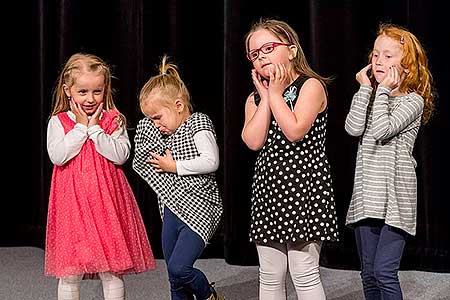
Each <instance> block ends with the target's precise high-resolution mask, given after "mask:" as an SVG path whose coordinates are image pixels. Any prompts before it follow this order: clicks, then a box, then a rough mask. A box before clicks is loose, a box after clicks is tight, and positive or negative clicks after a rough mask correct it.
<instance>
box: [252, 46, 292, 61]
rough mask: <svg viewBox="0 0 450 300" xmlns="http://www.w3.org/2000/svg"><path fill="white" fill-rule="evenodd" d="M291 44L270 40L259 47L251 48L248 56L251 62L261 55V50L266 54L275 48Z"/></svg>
mask: <svg viewBox="0 0 450 300" xmlns="http://www.w3.org/2000/svg"><path fill="white" fill-rule="evenodd" d="M290 45H291V44H285V43H278V42H269V43H265V44H264V45H262V46H261V47H259V48H258V49H254V50H251V51H249V52H247V58H248V60H250V61H251V62H254V61H255V60H256V59H257V58H258V57H259V51H261V52H262V53H264V54H268V53H271V52H272V51H273V50H275V48H276V47H278V46H290Z"/></svg>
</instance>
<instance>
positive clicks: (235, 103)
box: [0, 0, 450, 272]
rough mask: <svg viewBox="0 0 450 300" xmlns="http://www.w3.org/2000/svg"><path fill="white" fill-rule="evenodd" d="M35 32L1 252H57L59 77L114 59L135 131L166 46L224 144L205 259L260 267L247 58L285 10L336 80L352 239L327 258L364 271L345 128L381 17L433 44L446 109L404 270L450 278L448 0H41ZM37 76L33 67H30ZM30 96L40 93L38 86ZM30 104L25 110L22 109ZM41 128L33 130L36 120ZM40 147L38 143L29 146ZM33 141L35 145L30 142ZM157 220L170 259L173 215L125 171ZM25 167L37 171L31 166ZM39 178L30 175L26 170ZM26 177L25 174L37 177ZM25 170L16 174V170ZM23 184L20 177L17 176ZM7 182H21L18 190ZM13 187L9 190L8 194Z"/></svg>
mask: <svg viewBox="0 0 450 300" xmlns="http://www.w3.org/2000/svg"><path fill="white" fill-rule="evenodd" d="M30 2H32V4H28V2H27V4H25V5H29V6H30V7H29V8H31V12H32V15H31V22H32V27H31V29H32V32H31V39H30V41H29V43H27V46H26V47H25V51H26V52H27V53H26V54H27V55H29V57H28V58H29V59H30V60H31V66H32V67H31V71H32V72H31V78H30V79H31V82H30V83H29V84H28V85H26V87H23V89H25V90H27V91H28V92H29V93H30V98H29V99H23V100H22V102H24V105H26V106H29V107H31V127H27V130H31V140H30V139H29V138H25V139H24V140H26V142H27V149H26V153H27V157H28V156H31V166H32V167H31V174H30V175H31V195H30V196H28V195H27V196H25V194H24V193H22V191H24V190H26V189H27V188H26V187H24V186H21V187H19V188H17V187H14V193H15V194H14V196H13V197H10V196H8V197H4V201H2V203H3V204H0V205H2V207H0V211H2V214H3V216H2V217H1V221H2V224H0V225H1V226H0V246H36V247H41V248H43V247H44V243H45V225H46V217H47V205H48V193H49V187H50V180H51V172H52V164H51V162H50V160H49V158H48V155H47V151H46V128H47V120H48V118H49V114H50V109H51V94H52V89H53V87H54V85H55V82H56V78H57V76H58V72H59V70H60V69H61V67H62V65H63V64H64V62H65V61H66V60H67V59H68V58H69V57H70V56H71V55H72V54H73V53H75V52H79V51H83V52H90V53H93V54H96V55H98V56H100V57H101V58H103V59H104V60H106V61H107V62H108V63H109V64H111V65H112V66H113V73H114V75H115V78H116V79H115V80H114V81H113V87H114V88H115V90H116V93H115V103H116V105H117V107H118V108H119V110H120V111H121V112H122V113H124V114H125V116H126V117H127V119H128V123H129V127H130V130H129V135H130V138H131V139H133V137H134V133H135V131H134V130H135V126H136V124H137V122H138V120H139V119H140V118H142V115H141V113H140V112H139V106H138V99H137V97H138V93H139V90H140V88H141V87H142V86H143V84H144V83H145V81H146V80H147V79H148V78H149V77H150V76H152V75H154V74H155V72H156V67H157V65H158V63H159V61H160V58H161V56H162V55H163V54H168V55H169V56H171V58H172V60H173V61H174V62H175V63H176V64H177V65H178V66H179V67H180V70H181V76H182V78H183V79H184V81H185V82H186V84H187V86H188V88H189V90H190V92H191V95H192V99H193V102H194V108H195V109H196V110H197V111H201V112H204V113H207V114H208V115H209V116H210V117H211V119H212V120H213V122H214V124H215V126H216V130H217V135H218V144H219V148H220V151H221V152H220V155H221V164H220V168H219V170H218V181H219V185H220V188H221V191H222V196H223V201H224V207H225V213H224V218H223V222H222V224H221V227H220V228H219V230H218V231H217V233H216V235H215V236H214V238H213V239H212V241H211V244H210V245H209V246H208V247H207V248H206V249H205V252H204V254H203V257H224V258H225V260H226V261H227V262H228V263H230V264H239V265H255V264H257V256H256V250H255V246H254V245H253V244H251V243H249V242H248V227H249V216H250V185H251V178H252V175H253V164H254V161H255V158H256V153H254V152H252V151H250V150H249V149H247V148H246V146H245V145H244V143H243V142H242V141H241V138H240V133H241V128H242V125H243V120H244V103H245V99H246V97H247V95H248V94H249V92H250V91H251V90H252V84H251V76H250V69H251V64H250V63H249V62H248V61H247V60H246V58H245V47H244V41H243V39H244V35H245V33H246V32H247V31H248V30H249V28H250V25H251V23H252V22H253V21H254V20H256V19H258V18H260V17H274V18H280V19H282V20H284V21H286V22H288V23H289V24H290V25H291V26H292V27H293V28H294V29H295V30H296V31H297V33H298V35H299V37H300V43H301V45H302V47H303V50H304V51H305V55H306V56H307V58H308V61H309V62H310V64H311V65H312V67H313V69H315V70H316V71H317V72H318V73H319V74H321V75H322V76H334V77H335V80H334V81H333V82H332V84H331V85H330V86H329V121H328V132H327V134H328V136H327V151H328V158H329V161H330V164H331V169H332V176H333V185H334V190H335V199H336V202H337V209H338V218H339V225H340V233H341V236H340V241H339V242H336V243H330V244H327V243H326V244H324V246H323V250H322V259H321V264H322V265H323V266H327V267H332V268H345V269H358V267H359V263H358V258H357V254H356V246H355V243H354V239H353V232H352V231H351V230H350V229H348V228H346V227H345V226H344V222H345V214H346V211H347V207H348V204H349V201H350V197H351V191H352V184H353V173H354V166H355V156H356V148H357V139H356V138H353V137H350V136H349V135H347V134H346V132H345V130H344V120H345V116H346V114H347V112H348V109H349V106H350V102H351V98H352V96H353V93H354V92H356V90H357V88H358V85H357V82H356V80H355V79H354V78H355V74H356V72H358V71H359V70H360V69H361V68H362V67H363V66H365V65H366V64H367V54H368V53H369V51H370V50H371V48H372V45H373V42H374V39H375V37H376V30H377V27H378V24H379V23H380V22H392V23H396V24H398V25H402V26H405V27H407V28H408V29H409V30H410V31H412V32H413V33H414V34H415V35H416V36H417V37H418V38H419V40H420V41H421V42H422V43H423V46H424V47H425V49H426V50H427V53H428V58H429V64H430V69H431V72H432V74H433V76H434V79H435V87H436V90H437V92H438V94H439V98H438V99H437V111H436V114H435V116H434V118H433V119H432V120H431V122H430V124H429V125H426V126H424V127H422V129H421V130H420V131H419V135H418V139H417V141H416V147H415V150H414V157H415V158H416V160H417V161H418V167H417V176H418V183H419V186H418V216H417V218H418V221H417V235H416V236H415V237H411V239H410V240H409V241H408V243H407V247H406V249H405V253H404V257H403V260H402V265H401V268H402V269H412V270H423V271H434V272H450V234H449V230H450V198H449V195H448V186H446V184H448V182H449V177H448V167H449V155H448V152H449V150H450V148H449V146H448V142H446V141H445V140H446V139H448V136H449V133H448V131H449V112H450V111H449V101H448V98H449V75H448V70H449V69H450V64H449V61H448V53H449V51H450V47H449V40H450V34H449V31H450V30H449V27H448V25H447V24H446V18H448V14H447V10H446V9H444V2H443V1H439V2H438V1H425V0H410V1H407V0H398V1H397V0H382V1H376V2H373V1H372V2H366V1H358V0H354V1H350V0H348V1H343V0H335V1H332V0H329V1H313V0H309V1H243V0H229V1H227V0H222V1H181V0H179V1H175V0H169V1H144V0H130V1H125V0H109V1H106V0H104V1H94V0H80V1H56V0H53V1H46V0H36V1H30ZM27 73H28V72H27ZM30 90H31V91H30ZM18 105H21V104H18ZM26 125H28V126H30V124H29V123H28V124H26ZM29 142H31V145H29ZM30 147H31V148H30ZM124 168H125V171H126V174H127V177H128V179H129V181H130V184H131V185H132V187H133V190H134V191H135V195H136V198H137V201H138V204H139V206H140V208H141V212H142V215H143V218H144V221H145V224H146V226H147V230H148V234H149V239H150V242H151V245H152V248H153V250H154V253H155V255H156V256H157V257H158V258H161V257H162V255H161V246H160V230H161V220H160V216H159V213H158V209H157V201H156V197H155V194H154V193H153V192H152V191H151V189H150V188H149V187H148V186H147V184H146V183H145V182H144V181H143V180H141V179H140V178H139V177H138V176H137V174H136V173H135V172H134V171H133V170H132V169H131V159H130V160H129V161H128V163H127V164H126V165H125V166H124ZM25 170H29V166H27V167H26V169H25ZM21 172H23V173H24V174H28V172H24V171H23V170H21ZM21 172H20V174H19V176H24V174H22V173H21ZM14 174H15V175H14V176H16V173H14ZM13 179H15V178H13ZM5 188H6V190H7V189H8V188H9V187H7V186H5ZM5 193H7V191H5Z"/></svg>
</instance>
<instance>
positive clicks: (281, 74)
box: [269, 63, 290, 94]
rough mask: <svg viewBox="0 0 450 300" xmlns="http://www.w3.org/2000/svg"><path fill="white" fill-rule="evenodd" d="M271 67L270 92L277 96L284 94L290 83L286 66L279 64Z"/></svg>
mask: <svg viewBox="0 0 450 300" xmlns="http://www.w3.org/2000/svg"><path fill="white" fill-rule="evenodd" d="M271 67H272V68H271V72H270V87H269V90H270V91H271V92H274V93H277V94H282V93H283V91H284V89H285V88H286V87H287V86H288V85H289V83H290V76H289V74H288V71H287V69H286V66H285V65H283V64H281V63H279V64H275V65H273V66H271ZM272 71H273V72H272Z"/></svg>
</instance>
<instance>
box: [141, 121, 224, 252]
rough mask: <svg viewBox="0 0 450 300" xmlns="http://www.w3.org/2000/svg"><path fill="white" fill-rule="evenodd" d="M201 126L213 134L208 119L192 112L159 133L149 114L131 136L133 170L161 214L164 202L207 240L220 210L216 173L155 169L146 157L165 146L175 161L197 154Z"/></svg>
mask: <svg viewBox="0 0 450 300" xmlns="http://www.w3.org/2000/svg"><path fill="white" fill-rule="evenodd" d="M201 130H209V131H212V132H213V133H214V135H215V131H214V126H213V124H212V122H211V120H210V119H209V117H208V116H207V115H205V114H203V113H193V114H192V115H191V116H190V117H189V118H188V119H187V120H186V122H185V123H183V124H182V125H181V126H180V127H179V128H178V129H177V130H176V131H175V133H173V134H172V135H170V136H164V135H162V134H161V132H160V131H159V130H158V129H157V128H156V127H155V125H154V123H153V122H152V120H150V119H149V118H144V119H141V120H140V121H139V123H138V126H137V131H136V135H135V138H134V143H135V155H134V158H133V170H135V171H136V173H138V174H139V176H141V177H142V178H143V179H144V180H145V181H146V182H147V183H148V184H149V185H150V187H151V188H152V189H153V190H154V191H155V193H156V194H157V196H158V205H159V212H160V214H161V218H163V217H164V215H163V213H164V206H167V208H169V209H170V210H171V211H172V212H173V213H174V214H175V215H176V216H177V217H178V218H180V220H182V221H183V222H185V223H186V224H187V225H188V226H189V227H190V228H191V229H192V230H193V231H194V232H196V233H197V234H199V235H200V236H201V237H202V239H203V240H204V241H205V244H206V243H207V242H208V241H209V240H210V239H211V237H212V235H213V234H214V232H215V231H216V229H217V227H218V225H219V222H220V218H221V216H222V212H223V206H222V199H221V197H220V195H219V188H218V185H217V181H216V178H215V173H209V174H199V175H187V176H179V175H177V174H174V173H156V172H155V170H154V169H153V167H152V166H151V165H150V164H149V163H148V162H147V161H146V160H147V159H148V158H149V155H150V154H149V152H156V153H158V154H163V153H165V151H166V149H170V151H171V152H172V156H173V158H174V159H175V160H176V161H182V160H189V159H193V158H195V157H198V156H199V153H198V151H197V148H196V147H195V143H194V135H195V134H196V133H197V132H199V131H201Z"/></svg>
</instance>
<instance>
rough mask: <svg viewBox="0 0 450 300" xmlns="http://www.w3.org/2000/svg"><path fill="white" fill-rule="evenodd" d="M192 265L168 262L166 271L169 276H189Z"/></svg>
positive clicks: (178, 277) (179, 277)
mask: <svg viewBox="0 0 450 300" xmlns="http://www.w3.org/2000/svg"><path fill="white" fill-rule="evenodd" d="M191 270H192V267H190V266H186V265H180V264H174V263H169V264H168V265H167V272H168V273H169V277H170V278H174V279H175V278H176V279H183V278H186V277H188V276H189V274H190V271H191Z"/></svg>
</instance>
